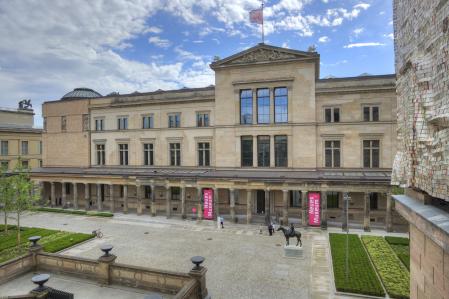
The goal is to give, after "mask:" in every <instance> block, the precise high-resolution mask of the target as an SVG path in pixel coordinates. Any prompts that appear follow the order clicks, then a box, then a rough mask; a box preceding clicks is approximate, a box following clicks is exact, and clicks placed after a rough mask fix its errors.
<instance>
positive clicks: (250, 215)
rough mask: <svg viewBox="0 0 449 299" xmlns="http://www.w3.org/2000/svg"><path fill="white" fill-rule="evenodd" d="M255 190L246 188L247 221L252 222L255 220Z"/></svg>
mask: <svg viewBox="0 0 449 299" xmlns="http://www.w3.org/2000/svg"><path fill="white" fill-rule="evenodd" d="M252 195H253V190H251V189H248V190H246V223H247V224H250V223H251V222H252V220H253V207H252V202H253V196H252Z"/></svg>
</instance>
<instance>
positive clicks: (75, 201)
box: [73, 183, 78, 209]
mask: <svg viewBox="0 0 449 299" xmlns="http://www.w3.org/2000/svg"><path fill="white" fill-rule="evenodd" d="M73 207H74V208H75V209H78V184H77V183H73Z"/></svg>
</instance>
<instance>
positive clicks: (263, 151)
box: [257, 136, 270, 167]
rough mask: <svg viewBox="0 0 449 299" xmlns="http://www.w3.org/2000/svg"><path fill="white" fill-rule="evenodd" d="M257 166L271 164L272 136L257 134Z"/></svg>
mask: <svg viewBox="0 0 449 299" xmlns="http://www.w3.org/2000/svg"><path fill="white" fill-rule="evenodd" d="M257 166H259V167H269V166H270V136H257Z"/></svg>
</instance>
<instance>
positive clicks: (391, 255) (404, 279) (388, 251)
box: [362, 236, 410, 299]
mask: <svg viewBox="0 0 449 299" xmlns="http://www.w3.org/2000/svg"><path fill="white" fill-rule="evenodd" d="M362 241H363V244H364V245H365V247H366V249H367V251H368V253H369V255H370V257H371V260H372V261H373V264H374V267H375V268H376V270H377V273H378V274H379V276H380V278H381V280H382V282H383V284H384V286H385V289H386V290H387V293H388V294H389V295H390V297H391V298H400V299H406V298H409V297H410V287H409V283H410V272H409V271H408V270H407V268H406V267H405V266H404V265H403V264H402V262H401V261H400V260H399V258H398V257H397V256H396V254H395V252H394V251H393V249H392V248H391V247H390V245H389V244H388V242H387V241H386V240H385V239H384V238H383V237H377V236H362Z"/></svg>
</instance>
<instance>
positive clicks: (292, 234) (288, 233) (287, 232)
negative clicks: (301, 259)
mask: <svg viewBox="0 0 449 299" xmlns="http://www.w3.org/2000/svg"><path fill="white" fill-rule="evenodd" d="M277 230H278V231H280V230H281V231H282V232H283V233H284V237H285V240H286V241H287V246H288V245H290V242H289V239H290V238H294V237H296V240H297V242H296V246H298V244H300V245H301V247H302V242H301V233H300V232H298V231H295V230H293V231H292V230H290V229H287V228H284V227H282V226H280V227H279V228H278V229H277Z"/></svg>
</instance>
